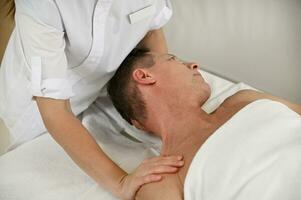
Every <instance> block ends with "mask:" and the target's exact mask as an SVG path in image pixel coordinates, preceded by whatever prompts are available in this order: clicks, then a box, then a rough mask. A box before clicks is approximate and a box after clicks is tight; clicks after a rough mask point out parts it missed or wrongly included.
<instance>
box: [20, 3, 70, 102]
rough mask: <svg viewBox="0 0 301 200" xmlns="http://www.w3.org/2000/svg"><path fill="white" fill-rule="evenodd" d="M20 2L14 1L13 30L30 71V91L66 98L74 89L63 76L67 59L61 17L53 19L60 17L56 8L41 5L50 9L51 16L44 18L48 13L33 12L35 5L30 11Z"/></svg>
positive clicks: (55, 97) (34, 94) (37, 94)
mask: <svg viewBox="0 0 301 200" xmlns="http://www.w3.org/2000/svg"><path fill="white" fill-rule="evenodd" d="M20 4H21V3H20ZM20 4H19V5H18V4H17V11H16V15H15V20H16V31H17V32H18V35H19V39H20V43H21V47H22V51H23V55H24V58H23V59H24V62H25V63H26V64H27V66H28V67H29V70H30V72H31V77H29V78H30V81H31V91H32V95H33V96H41V97H49V98H54V99H69V98H70V97H71V96H73V93H72V87H71V86H70V84H69V82H68V79H67V77H66V74H67V73H66V72H67V59H66V55H65V46H66V44H65V38H64V31H63V29H62V27H63V26H62V22H61V21H60V20H56V21H53V19H59V18H60V16H59V14H57V13H58V11H57V13H53V9H52V10H51V9H49V10H48V11H47V10H45V8H43V9H41V10H44V11H45V12H47V13H48V12H52V15H54V16H53V18H48V17H47V18H45V16H48V14H49V13H48V14H45V15H44V16H43V17H39V16H37V15H36V13H35V12H34V11H35V10H36V9H35V10H33V11H32V12H29V11H28V10H26V9H24V8H26V7H22V5H21V6H20ZM18 8H19V10H18ZM49 8H50V7H49ZM31 13H35V15H33V14H31ZM48 19H49V20H48ZM50 19H51V20H50ZM47 20H48V21H47Z"/></svg>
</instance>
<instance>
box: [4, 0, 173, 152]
mask: <svg viewBox="0 0 301 200" xmlns="http://www.w3.org/2000/svg"><path fill="white" fill-rule="evenodd" d="M15 3H16V17H15V19H16V27H15V29H14V32H13V33H12V35H11V38H10V41H9V43H8V46H7V49H6V52H5V55H4V58H3V60H2V63H1V68H0V118H1V119H3V121H4V123H5V124H6V126H7V128H8V129H9V132H10V147H9V149H12V148H15V147H17V146H18V145H20V144H22V143H24V142H26V141H29V140H31V139H33V138H35V137H37V136H38V135H40V134H42V133H44V132H46V128H45V126H44V124H43V122H42V119H41V117H40V113H39V111H38V109H37V105H36V102H35V101H34V100H33V99H32V97H33V96H42V97H50V98H54V99H69V98H70V103H71V108H72V111H73V112H74V113H75V115H78V114H80V113H81V112H83V111H84V110H86V109H87V108H88V107H89V106H90V105H91V104H92V102H93V101H94V100H95V99H96V98H97V97H98V95H99V93H100V91H101V90H102V89H103V88H104V86H105V84H106V83H107V81H108V80H109V79H110V78H111V77H112V76H113V74H114V72H115V70H116V69H117V68H118V66H119V65H120V64H121V62H122V60H123V59H124V58H125V57H126V56H127V54H128V53H129V52H130V51H131V50H132V49H133V48H134V47H135V46H136V45H137V44H138V42H139V41H141V39H142V38H143V37H144V36H145V35H146V33H147V32H148V31H150V30H152V28H154V27H156V28H160V27H162V26H163V25H164V24H166V23H167V21H168V20H169V18H170V17H171V13H172V10H171V8H170V7H169V5H170V2H169V1H168V0H154V1H152V2H149V1H148V0H142V1H141V0H132V1H126V0H124V1H113V0H91V1H82V0H74V1H72V3H70V2H69V1H64V0H55V1H54V0H16V1H15ZM150 5H153V6H154V8H155V9H154V10H155V12H154V13H152V15H149V16H147V17H145V18H143V19H141V20H140V21H137V22H136V23H135V24H131V23H130V22H129V19H128V15H129V14H131V13H135V12H137V11H139V10H141V9H143V8H145V7H147V6H150ZM165 12H166V13H167V14H164V13H165Z"/></svg>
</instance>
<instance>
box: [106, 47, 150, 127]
mask: <svg viewBox="0 0 301 200" xmlns="http://www.w3.org/2000/svg"><path fill="white" fill-rule="evenodd" d="M154 64H155V61H154V59H153V56H152V55H151V54H150V50H149V49H146V48H134V49H133V50H132V51H131V52H130V54H129V55H128V56H127V57H126V58H125V59H124V61H123V62H122V63H121V65H120V67H119V68H118V69H117V71H116V73H115V75H114V76H113V77H112V78H111V80H110V81H109V83H108V88H107V90H108V94H109V96H110V98H111V100H112V102H113V104H114V106H115V108H116V109H117V111H118V112H119V113H120V114H121V116H122V117H123V118H124V119H125V120H126V121H127V122H129V123H130V124H132V122H131V120H137V121H140V120H145V119H146V108H145V102H144V99H143V96H142V94H141V92H140V90H139V89H138V87H137V85H136V84H135V83H134V81H133V79H132V73H133V71H134V70H135V69H136V68H137V67H138V66H139V67H144V68H148V67H152V66H153V65H154Z"/></svg>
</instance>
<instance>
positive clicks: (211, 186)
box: [108, 49, 301, 200]
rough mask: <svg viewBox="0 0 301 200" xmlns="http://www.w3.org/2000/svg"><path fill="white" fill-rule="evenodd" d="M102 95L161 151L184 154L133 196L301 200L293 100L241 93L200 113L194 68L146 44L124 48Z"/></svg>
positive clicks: (200, 82) (299, 137)
mask: <svg viewBox="0 0 301 200" xmlns="http://www.w3.org/2000/svg"><path fill="white" fill-rule="evenodd" d="M108 93H109V95H110V97H111V99H112V101H113V103H114V105H115V106H116V108H117V110H118V111H119V112H120V114H121V115H122V116H123V118H124V119H125V120H127V121H128V122H129V123H131V124H133V125H134V126H136V127H137V128H139V129H142V130H145V131H147V132H149V133H151V134H155V135H157V136H159V137H160V138H161V139H162V143H163V146H162V149H161V154H162V155H179V154H182V155H183V156H184V158H185V166H184V167H183V168H182V169H181V170H180V171H179V172H178V173H177V174H166V175H164V178H163V180H162V181H160V182H157V183H152V184H148V185H145V186H143V187H142V188H141V189H140V191H139V192H138V194H137V199H143V200H144V199H146V200H147V199H151V200H156V199H160V200H169V199H170V200H178V199H183V198H184V195H185V199H194V200H200V199H202V200H207V199H210V200H218V199H222V200H227V199H229V200H230V199H243V200H245V199H252V200H254V199H256V200H258V199H265V200H266V199H269V200H278V199H279V200H280V199H282V200H284V199H285V200H293V199H296V200H297V199H301V191H300V188H301V175H300V174H301V158H300V157H301V156H300V155H301V117H300V114H301V106H300V105H297V104H294V103H291V102H289V101H286V100H283V99H280V98H277V97H274V96H272V95H268V94H264V93H261V92H257V91H252V90H243V91H240V92H238V93H236V94H234V95H233V96H230V97H229V98H227V99H226V100H225V101H224V102H223V103H222V104H221V105H220V106H219V107H218V108H217V109H216V110H215V111H214V112H213V113H210V114H208V113H206V112H204V111H203V110H202V109H201V106H202V105H203V104H204V103H205V101H206V100H207V99H208V98H209V96H210V87H209V85H208V84H207V83H206V82H205V81H204V79H203V78H202V75H201V74H200V72H199V71H198V66H197V65H196V64H194V63H188V62H182V61H180V60H179V59H177V58H176V57H175V56H174V55H171V54H164V55H161V54H157V53H155V52H149V51H148V50H147V49H134V50H133V51H132V52H131V54H130V55H129V56H128V57H127V58H126V59H125V61H124V62H123V63H122V64H121V67H120V68H119V69H118V70H117V72H116V74H115V75H114V77H113V78H112V79H111V81H110V82H109V86H108ZM297 113H298V114H297ZM192 160H193V162H192ZM190 165H191V166H190ZM189 167H190V169H189ZM188 169H189V171H188ZM187 172H188V174H187ZM186 175H187V177H186ZM185 179H186V180H185ZM184 182H185V186H184ZM184 187H185V194H184V190H183V189H184Z"/></svg>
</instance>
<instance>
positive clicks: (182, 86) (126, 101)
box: [108, 48, 211, 131]
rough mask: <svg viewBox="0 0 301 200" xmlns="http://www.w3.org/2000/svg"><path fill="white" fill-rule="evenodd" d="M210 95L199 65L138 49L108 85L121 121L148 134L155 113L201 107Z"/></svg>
mask: <svg viewBox="0 0 301 200" xmlns="http://www.w3.org/2000/svg"><path fill="white" fill-rule="evenodd" d="M210 92H211V91H210V87H209V85H208V84H207V83H206V82H205V81H204V79H203V77H202V76H201V74H200V73H199V71H198V65H197V64H195V63H189V62H183V61H180V60H179V59H177V57H176V56H174V55H172V54H159V53H155V52H150V51H149V50H147V49H137V48H136V49H134V50H133V51H132V52H131V53H130V54H129V55H128V56H127V58H126V59H125V60H124V61H123V62H122V64H121V65H120V67H119V68H118V70H117V71H116V73H115V75H114V76H113V78H112V79H111V80H110V81H109V85H108V93H109V96H110V97H111V99H112V101H113V104H114V105H115V107H116V109H117V110H118V111H119V113H120V114H121V115H122V117H123V118H124V119H125V120H127V121H128V122H129V123H131V124H133V125H135V126H136V127H137V128H140V129H147V131H151V130H149V128H148V127H147V126H146V124H147V123H148V122H149V121H152V120H153V118H152V117H154V116H153V115H152V113H154V112H158V111H160V109H161V110H163V109H162V108H164V110H165V108H167V109H176V108H178V107H180V105H181V106H183V105H187V106H195V107H200V106H201V105H202V104H203V103H204V102H205V101H206V100H207V99H208V98H209V96H210ZM158 109H159V110H158ZM163 114H164V113H162V115H163ZM148 124H149V123H148ZM150 124H151V123H150Z"/></svg>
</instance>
